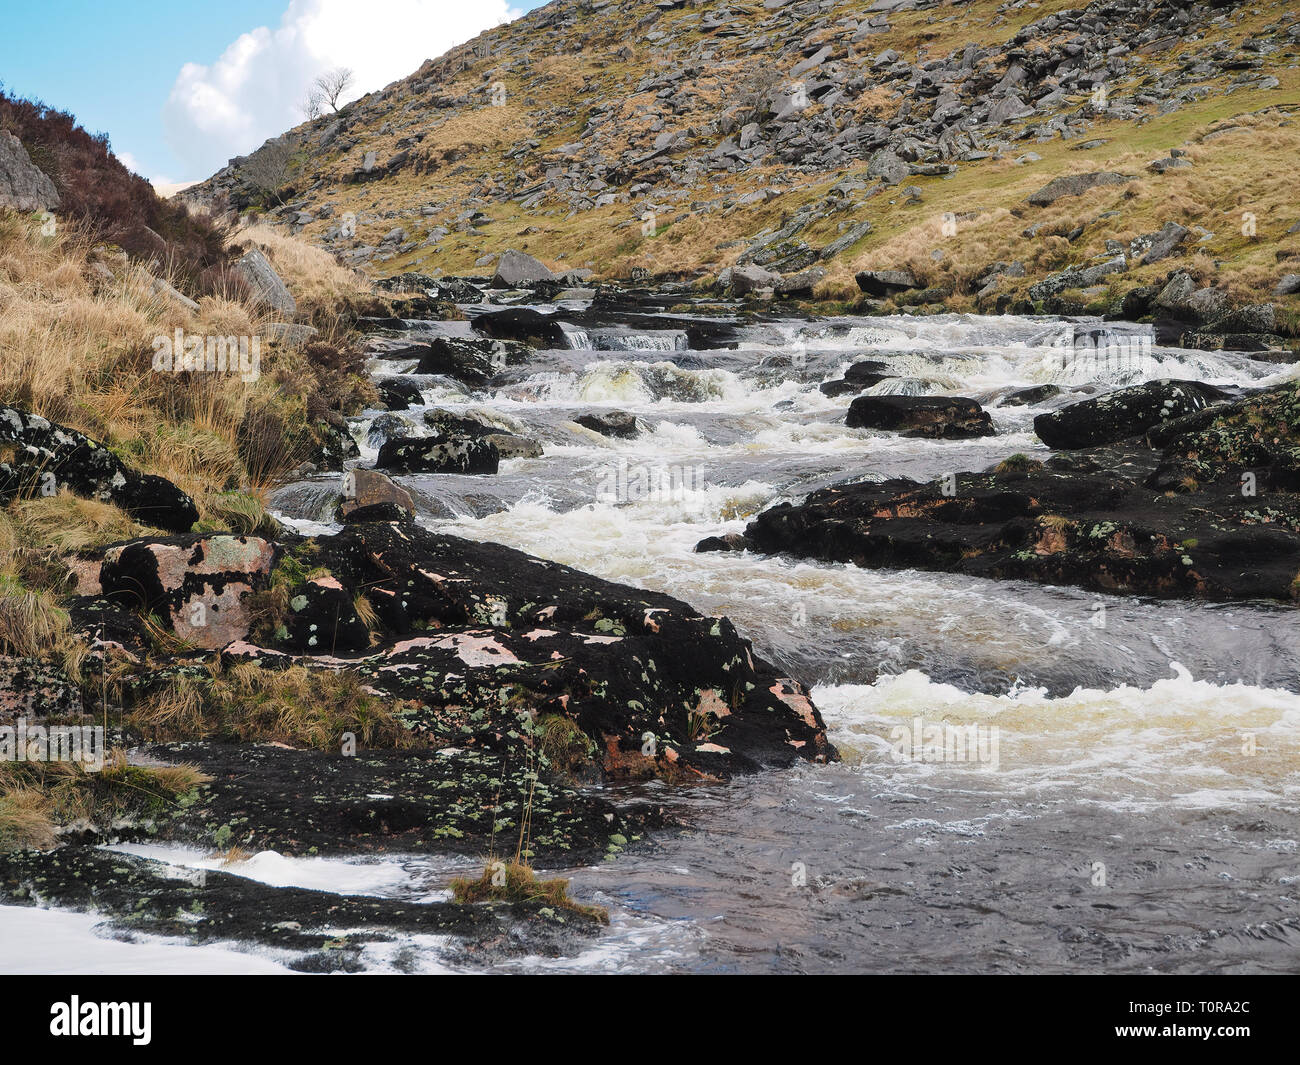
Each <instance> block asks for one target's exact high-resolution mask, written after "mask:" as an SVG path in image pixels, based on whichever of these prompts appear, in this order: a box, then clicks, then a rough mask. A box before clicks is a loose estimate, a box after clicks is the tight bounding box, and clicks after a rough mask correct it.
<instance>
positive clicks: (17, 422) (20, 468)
mask: <svg viewBox="0 0 1300 1065" xmlns="http://www.w3.org/2000/svg"><path fill="white" fill-rule="evenodd" d="M6 444H9V445H11V446H10V447H9V448H6V447H5V445H6ZM0 460H3V461H0V501H5V502H7V501H9V500H11V499H13V498H15V497H16V496H20V495H36V494H41V495H53V494H55V493H56V492H58V491H61V490H66V491H69V492H72V493H73V494H75V495H79V496H84V497H86V498H88V499H98V500H101V501H103V502H106V503H115V504H116V505H117V506H120V507H121V508H122V509H123V510H125V511H126V512H127V513H128V514H130V515H131V516H132V517H133V518H135V519H136V520H137V521H139V522H142V523H143V524H145V525H151V526H154V527H155V528H159V529H166V530H167V531H169V532H188V531H189V530H190V527H191V526H192V525H193V524H194V523H195V522H196V521H198V520H199V511H198V508H197V507H196V506H195V505H194V500H192V499H191V498H190V497H189V496H188V495H186V494H185V493H184V492H182V491H181V490H180V489H179V488H177V487H176V486H175V485H174V484H172V483H171V482H170V481H168V480H166V479H164V478H162V477H157V476H154V475H153V474H147V473H143V474H142V473H138V472H137V471H135V470H132V469H130V468H129V467H127V466H126V465H124V464H123V463H122V462H121V460H119V459H118V457H117V456H116V455H114V454H113V453H112V452H111V451H109V450H108V448H107V447H105V446H104V445H103V444H101V443H99V442H98V441H96V440H92V439H91V438H90V437H88V436H86V434H85V433H80V432H77V430H75V429H69V428H67V427H66V426H63V425H56V424H55V423H54V422H50V421H47V420H46V419H45V418H42V417H41V416H40V415H39V414H30V413H27V412H26V411H21V410H18V409H16V408H14V407H0Z"/></svg>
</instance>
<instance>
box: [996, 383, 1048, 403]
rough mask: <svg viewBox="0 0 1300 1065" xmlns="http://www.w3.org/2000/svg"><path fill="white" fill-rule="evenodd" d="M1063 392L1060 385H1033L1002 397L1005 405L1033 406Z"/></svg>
mask: <svg viewBox="0 0 1300 1065" xmlns="http://www.w3.org/2000/svg"><path fill="white" fill-rule="evenodd" d="M1060 394H1061V389H1060V386H1058V385H1031V386H1030V387H1029V388H1020V389H1017V390H1016V391H1014V392H1012V393H1010V394H1009V395H1006V396H1004V397H1003V398H1002V404H1001V405H1002V406H1004V407H1032V406H1035V405H1036V404H1039V403H1042V402H1044V401H1045V400H1049V399H1051V398H1052V397H1053V396H1059V395H1060Z"/></svg>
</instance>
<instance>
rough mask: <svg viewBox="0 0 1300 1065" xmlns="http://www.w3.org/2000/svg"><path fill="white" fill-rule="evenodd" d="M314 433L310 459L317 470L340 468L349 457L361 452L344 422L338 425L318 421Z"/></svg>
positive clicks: (356, 455) (358, 454)
mask: <svg viewBox="0 0 1300 1065" xmlns="http://www.w3.org/2000/svg"><path fill="white" fill-rule="evenodd" d="M316 435H317V444H316V450H315V451H314V452H313V454H312V457H311V461H312V463H313V464H314V465H315V466H316V468H317V469H319V470H336V471H337V470H342V469H343V467H344V466H345V465H346V464H347V463H348V462H349V461H350V460H351V459H355V458H358V457H359V456H360V454H361V448H360V447H359V446H358V445H357V442H356V441H355V440H354V439H353V438H352V434H351V433H350V432H349V431H348V426H347V423H346V422H344V423H343V424H340V425H335V424H331V423H329V422H319V423H317V426H316Z"/></svg>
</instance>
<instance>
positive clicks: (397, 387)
mask: <svg viewBox="0 0 1300 1065" xmlns="http://www.w3.org/2000/svg"><path fill="white" fill-rule="evenodd" d="M375 388H376V389H377V390H378V392H379V398H380V400H381V402H382V403H383V405H384V406H385V407H387V408H388V409H389V410H407V409H408V408H410V407H418V406H421V405H423V403H424V396H423V394H422V393H421V391H420V386H419V385H417V384H416V383H415V382H414V381H410V380H407V379H405V378H402V377H389V378H387V379H384V380H380V381H376V382H375Z"/></svg>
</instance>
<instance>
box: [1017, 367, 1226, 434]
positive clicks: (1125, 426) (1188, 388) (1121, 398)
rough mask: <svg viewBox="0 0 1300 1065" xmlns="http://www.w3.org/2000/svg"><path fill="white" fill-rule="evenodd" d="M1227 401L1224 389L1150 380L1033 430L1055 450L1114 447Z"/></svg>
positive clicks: (1038, 421) (1041, 418)
mask: <svg viewBox="0 0 1300 1065" xmlns="http://www.w3.org/2000/svg"><path fill="white" fill-rule="evenodd" d="M1225 398H1226V393H1224V392H1223V391H1222V390H1221V389H1218V388H1215V387H1214V386H1213V385H1205V384H1199V383H1197V382H1195V381H1170V380H1163V381H1148V382H1146V383H1145V384H1141V385H1133V386H1132V387H1131V388H1121V389H1119V390H1117V391H1115V392H1111V393H1109V394H1107V395H1104V396H1098V397H1096V398H1095V399H1085V400H1082V401H1081V402H1079V403H1072V404H1070V406H1068V407H1063V408H1062V409H1061V410H1056V411H1051V412H1049V413H1047V414H1040V415H1038V417H1036V418H1035V419H1034V432H1036V433H1037V434H1038V437H1039V439H1040V440H1042V441H1043V443H1045V444H1046V445H1047V446H1048V447H1051V448H1057V449H1068V448H1082V447H1094V446H1096V445H1098V444H1112V443H1116V442H1118V441H1120V440H1127V439H1129V438H1131V437H1135V436H1141V435H1142V434H1143V433H1145V432H1146V431H1147V430H1149V429H1150V428H1151V427H1152V426H1154V425H1158V424H1159V423H1160V422H1162V421H1165V420H1166V419H1169V418H1178V417H1181V416H1183V415H1185V414H1190V413H1192V412H1193V411H1196V410H1200V409H1201V408H1202V407H1206V406H1209V405H1210V404H1211V403H1216V402H1219V401H1220V400H1223V399H1225Z"/></svg>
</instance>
